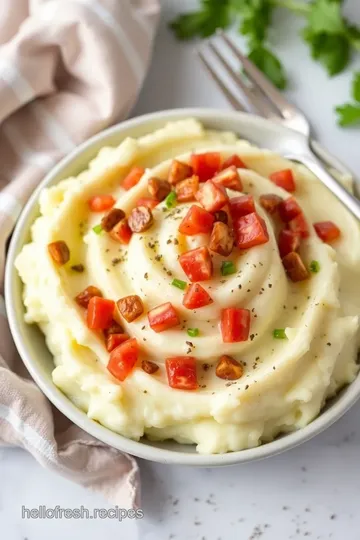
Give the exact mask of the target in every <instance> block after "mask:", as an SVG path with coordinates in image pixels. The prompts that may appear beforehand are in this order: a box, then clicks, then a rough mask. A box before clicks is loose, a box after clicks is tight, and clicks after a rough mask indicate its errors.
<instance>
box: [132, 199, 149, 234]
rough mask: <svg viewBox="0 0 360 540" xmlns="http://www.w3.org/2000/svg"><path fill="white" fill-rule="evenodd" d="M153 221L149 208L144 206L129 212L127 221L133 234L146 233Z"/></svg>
mask: <svg viewBox="0 0 360 540" xmlns="http://www.w3.org/2000/svg"><path fill="white" fill-rule="evenodd" d="M153 221H154V218H153V215H152V212H151V210H150V208H147V207H146V206H137V207H136V208H133V209H132V210H131V212H130V216H129V219H128V223H129V227H130V229H131V230H132V231H133V232H136V233H139V232H143V231H146V230H147V229H149V227H151V225H152V223H153Z"/></svg>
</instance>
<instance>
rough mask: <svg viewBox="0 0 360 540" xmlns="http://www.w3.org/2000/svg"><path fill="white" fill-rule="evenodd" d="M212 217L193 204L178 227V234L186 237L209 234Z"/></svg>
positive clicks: (212, 221)
mask: <svg viewBox="0 0 360 540" xmlns="http://www.w3.org/2000/svg"><path fill="white" fill-rule="evenodd" d="M214 220H215V218H214V216H213V215H212V214H210V212H207V210H204V208H202V207H201V206H197V205H196V204H194V205H193V206H192V207H191V208H190V209H189V211H188V213H187V214H186V216H185V217H184V219H183V220H182V222H181V223H180V225H179V232H181V234H186V235H187V236H193V235H194V234H201V233H209V232H211V229H212V226H213V224H214Z"/></svg>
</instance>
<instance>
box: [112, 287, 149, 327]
mask: <svg viewBox="0 0 360 540" xmlns="http://www.w3.org/2000/svg"><path fill="white" fill-rule="evenodd" d="M116 305H117V307H118V310H119V311H120V314H121V315H122V316H123V317H124V319H125V320H126V321H127V322H129V323H130V322H132V321H135V319H137V318H138V317H140V315H142V314H143V313H144V306H143V303H142V301H141V298H140V296H137V295H136V294H133V295H130V296H125V297H124V298H120V300H118V301H117V302H116Z"/></svg>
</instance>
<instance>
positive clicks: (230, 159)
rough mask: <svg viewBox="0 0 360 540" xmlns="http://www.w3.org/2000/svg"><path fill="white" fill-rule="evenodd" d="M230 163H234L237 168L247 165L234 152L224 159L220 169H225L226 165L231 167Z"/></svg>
mask: <svg viewBox="0 0 360 540" xmlns="http://www.w3.org/2000/svg"><path fill="white" fill-rule="evenodd" d="M232 165H234V166H235V167H236V168H237V169H247V166H246V165H245V163H244V162H243V160H242V159H240V158H239V156H237V155H236V154H234V155H232V156H230V157H228V158H227V159H226V160H225V161H224V163H223V166H222V167H221V169H227V168H228V167H231V166H232Z"/></svg>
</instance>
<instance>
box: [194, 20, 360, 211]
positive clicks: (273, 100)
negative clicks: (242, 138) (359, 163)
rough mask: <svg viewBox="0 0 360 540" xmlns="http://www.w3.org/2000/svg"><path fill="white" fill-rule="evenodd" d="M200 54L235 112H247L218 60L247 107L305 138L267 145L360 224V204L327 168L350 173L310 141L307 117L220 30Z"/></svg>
mask: <svg viewBox="0 0 360 540" xmlns="http://www.w3.org/2000/svg"><path fill="white" fill-rule="evenodd" d="M219 44H220V45H221V46H222V47H225V46H226V47H227V49H230V51H231V52H232V54H233V55H234V56H235V57H236V59H237V60H238V61H239V62H240V65H241V67H242V69H243V73H244V74H245V75H246V78H245V77H243V76H242V75H241V73H240V70H235V69H234V68H233V67H232V65H231V63H230V62H229V60H228V59H227V56H225V54H224V53H223V52H222V50H221V48H220V47H219ZM198 54H199V57H200V59H201V61H202V63H203V65H204V67H205V68H206V70H207V71H208V73H209V74H210V75H211V77H212V79H213V80H214V81H215V82H216V84H217V85H218V86H219V88H220V89H221V90H222V92H223V94H224V95H225V97H226V98H227V99H228V101H229V102H230V103H231V105H232V106H233V107H234V108H235V109H236V110H240V111H244V112H248V111H247V110H246V109H245V107H244V105H243V103H242V101H241V100H240V99H239V97H238V93H236V92H234V91H233V90H232V89H231V87H230V86H229V84H227V82H226V79H225V78H224V77H223V76H221V75H220V71H218V70H216V69H214V67H213V63H214V62H213V58H216V60H217V62H218V64H219V65H220V66H221V67H222V69H223V70H225V72H226V73H227V75H229V76H230V78H231V79H232V80H233V82H234V83H235V86H236V89H237V91H238V90H240V92H241V93H242V94H244V95H245V97H246V99H247V101H248V103H249V104H250V105H251V107H252V108H253V109H254V111H255V112H256V113H258V114H259V115H260V116H263V117H265V118H267V119H269V120H272V121H274V122H277V123H280V124H282V125H284V126H285V127H287V128H290V129H291V130H294V131H295V132H297V133H298V134H301V135H302V137H296V141H295V138H294V141H292V142H293V144H291V143H290V142H289V141H288V142H286V141H284V140H282V139H281V138H280V140H277V138H274V137H272V138H271V137H269V140H268V141H267V142H268V147H269V149H272V150H275V151H277V152H280V153H282V154H283V155H284V157H287V158H289V159H292V160H293V161H297V162H300V163H302V164H303V165H305V166H306V167H307V168H308V169H310V170H311V171H312V172H313V173H314V174H315V176H317V177H318V178H319V180H321V181H322V182H323V183H324V184H325V186H326V187H327V188H328V189H330V191H332V193H333V194H334V195H335V196H336V197H337V198H338V199H339V200H340V201H341V202H342V203H343V204H344V205H345V206H346V207H347V208H348V210H350V212H352V214H353V215H354V216H355V217H357V219H359V220H360V201H359V200H358V199H356V198H355V197H354V196H353V195H352V194H351V193H349V192H348V191H347V190H346V189H345V188H344V187H343V185H342V184H340V183H339V182H338V181H337V180H336V179H335V178H334V176H332V175H331V174H330V173H329V171H328V170H327V169H326V168H325V167H324V165H326V167H328V168H330V169H333V170H334V174H336V175H337V176H339V175H351V173H350V172H349V171H348V170H347V169H346V168H345V167H344V165H343V164H342V163H341V162H340V161H338V160H337V159H336V158H334V157H333V156H330V155H329V154H328V153H327V152H326V151H325V150H324V149H323V148H322V147H321V146H320V145H319V144H318V143H317V142H316V141H314V140H313V139H312V138H311V137H310V132H311V129H310V124H309V122H308V120H307V118H306V117H305V116H304V114H303V113H302V112H301V111H300V110H299V109H297V108H296V107H295V106H294V105H293V104H292V103H290V102H289V101H287V100H286V99H285V97H284V96H283V95H282V94H281V93H280V92H279V90H278V89H277V88H276V87H275V86H274V85H273V84H272V83H271V82H270V81H269V80H268V79H267V78H266V77H265V76H264V74H263V73H262V72H261V71H260V70H259V69H258V68H257V67H256V66H255V65H254V64H253V63H252V62H251V61H250V60H249V59H248V58H247V57H246V56H244V55H243V54H242V53H241V51H240V50H239V48H238V47H237V46H236V45H235V43H234V42H233V41H232V40H231V39H230V38H229V37H228V36H227V35H226V34H225V33H224V32H223V31H221V30H219V32H218V35H217V37H216V38H212V39H210V40H208V41H207V42H205V43H204V44H203V45H202V46H201V47H200V48H199V49H198ZM270 146H271V148H270ZM295 146H296V149H297V150H296V153H293V149H292V148H293V147H295ZM351 176H352V175H351Z"/></svg>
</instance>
